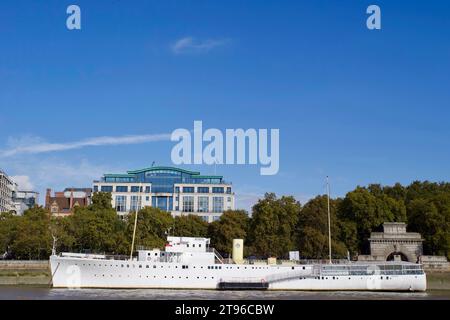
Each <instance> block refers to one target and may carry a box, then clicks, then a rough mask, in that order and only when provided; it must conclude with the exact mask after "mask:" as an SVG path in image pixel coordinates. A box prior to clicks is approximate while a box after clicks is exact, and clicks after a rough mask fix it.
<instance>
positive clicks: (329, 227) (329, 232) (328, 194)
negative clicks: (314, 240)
mask: <svg viewBox="0 0 450 320" xmlns="http://www.w3.org/2000/svg"><path fill="white" fill-rule="evenodd" d="M327 208H328V254H329V258H330V264H331V263H332V262H331V215H330V183H329V182H328V176H327Z"/></svg>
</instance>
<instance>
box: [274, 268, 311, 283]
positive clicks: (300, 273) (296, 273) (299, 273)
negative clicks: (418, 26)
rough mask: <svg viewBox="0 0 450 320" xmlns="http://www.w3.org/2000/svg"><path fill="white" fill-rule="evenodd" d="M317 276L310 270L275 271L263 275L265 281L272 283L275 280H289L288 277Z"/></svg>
mask: <svg viewBox="0 0 450 320" xmlns="http://www.w3.org/2000/svg"><path fill="white" fill-rule="evenodd" d="M314 276H317V275H316V274H315V272H314V270H313V271H311V272H305V271H304V270H303V271H291V272H283V273H275V274H271V275H269V276H267V277H265V281H267V282H269V283H272V282H277V281H285V280H290V279H296V278H302V277H304V278H311V277H314Z"/></svg>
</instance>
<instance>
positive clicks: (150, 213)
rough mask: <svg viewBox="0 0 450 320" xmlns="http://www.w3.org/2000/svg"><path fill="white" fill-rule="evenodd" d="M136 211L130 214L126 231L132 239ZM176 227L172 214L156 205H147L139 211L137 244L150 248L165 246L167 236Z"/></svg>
mask: <svg viewBox="0 0 450 320" xmlns="http://www.w3.org/2000/svg"><path fill="white" fill-rule="evenodd" d="M135 214H136V213H134V212H132V213H130V214H128V216H127V218H126V221H127V227H126V233H127V234H128V235H129V237H130V239H131V238H132V236H133V229H134V221H135ZM173 227H174V219H173V218H172V215H171V214H170V213H168V212H166V211H162V210H160V209H158V208H154V207H146V208H144V209H141V210H140V211H139V212H138V216H137V227H136V240H135V244H136V245H141V246H144V247H148V248H161V249H162V248H163V247H164V245H165V243H166V237H167V235H168V233H169V231H170V230H171V229H173Z"/></svg>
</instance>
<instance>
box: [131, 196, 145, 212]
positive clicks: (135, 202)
mask: <svg viewBox="0 0 450 320" xmlns="http://www.w3.org/2000/svg"><path fill="white" fill-rule="evenodd" d="M141 201H142V198H141V197H139V196H131V203H130V211H138V210H141V208H142V205H141Z"/></svg>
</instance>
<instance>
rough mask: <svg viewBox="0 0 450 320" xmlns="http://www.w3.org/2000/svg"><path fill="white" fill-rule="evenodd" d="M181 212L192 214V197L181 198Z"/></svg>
mask: <svg viewBox="0 0 450 320" xmlns="http://www.w3.org/2000/svg"><path fill="white" fill-rule="evenodd" d="M183 212H194V197H193V196H184V197H183Z"/></svg>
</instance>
